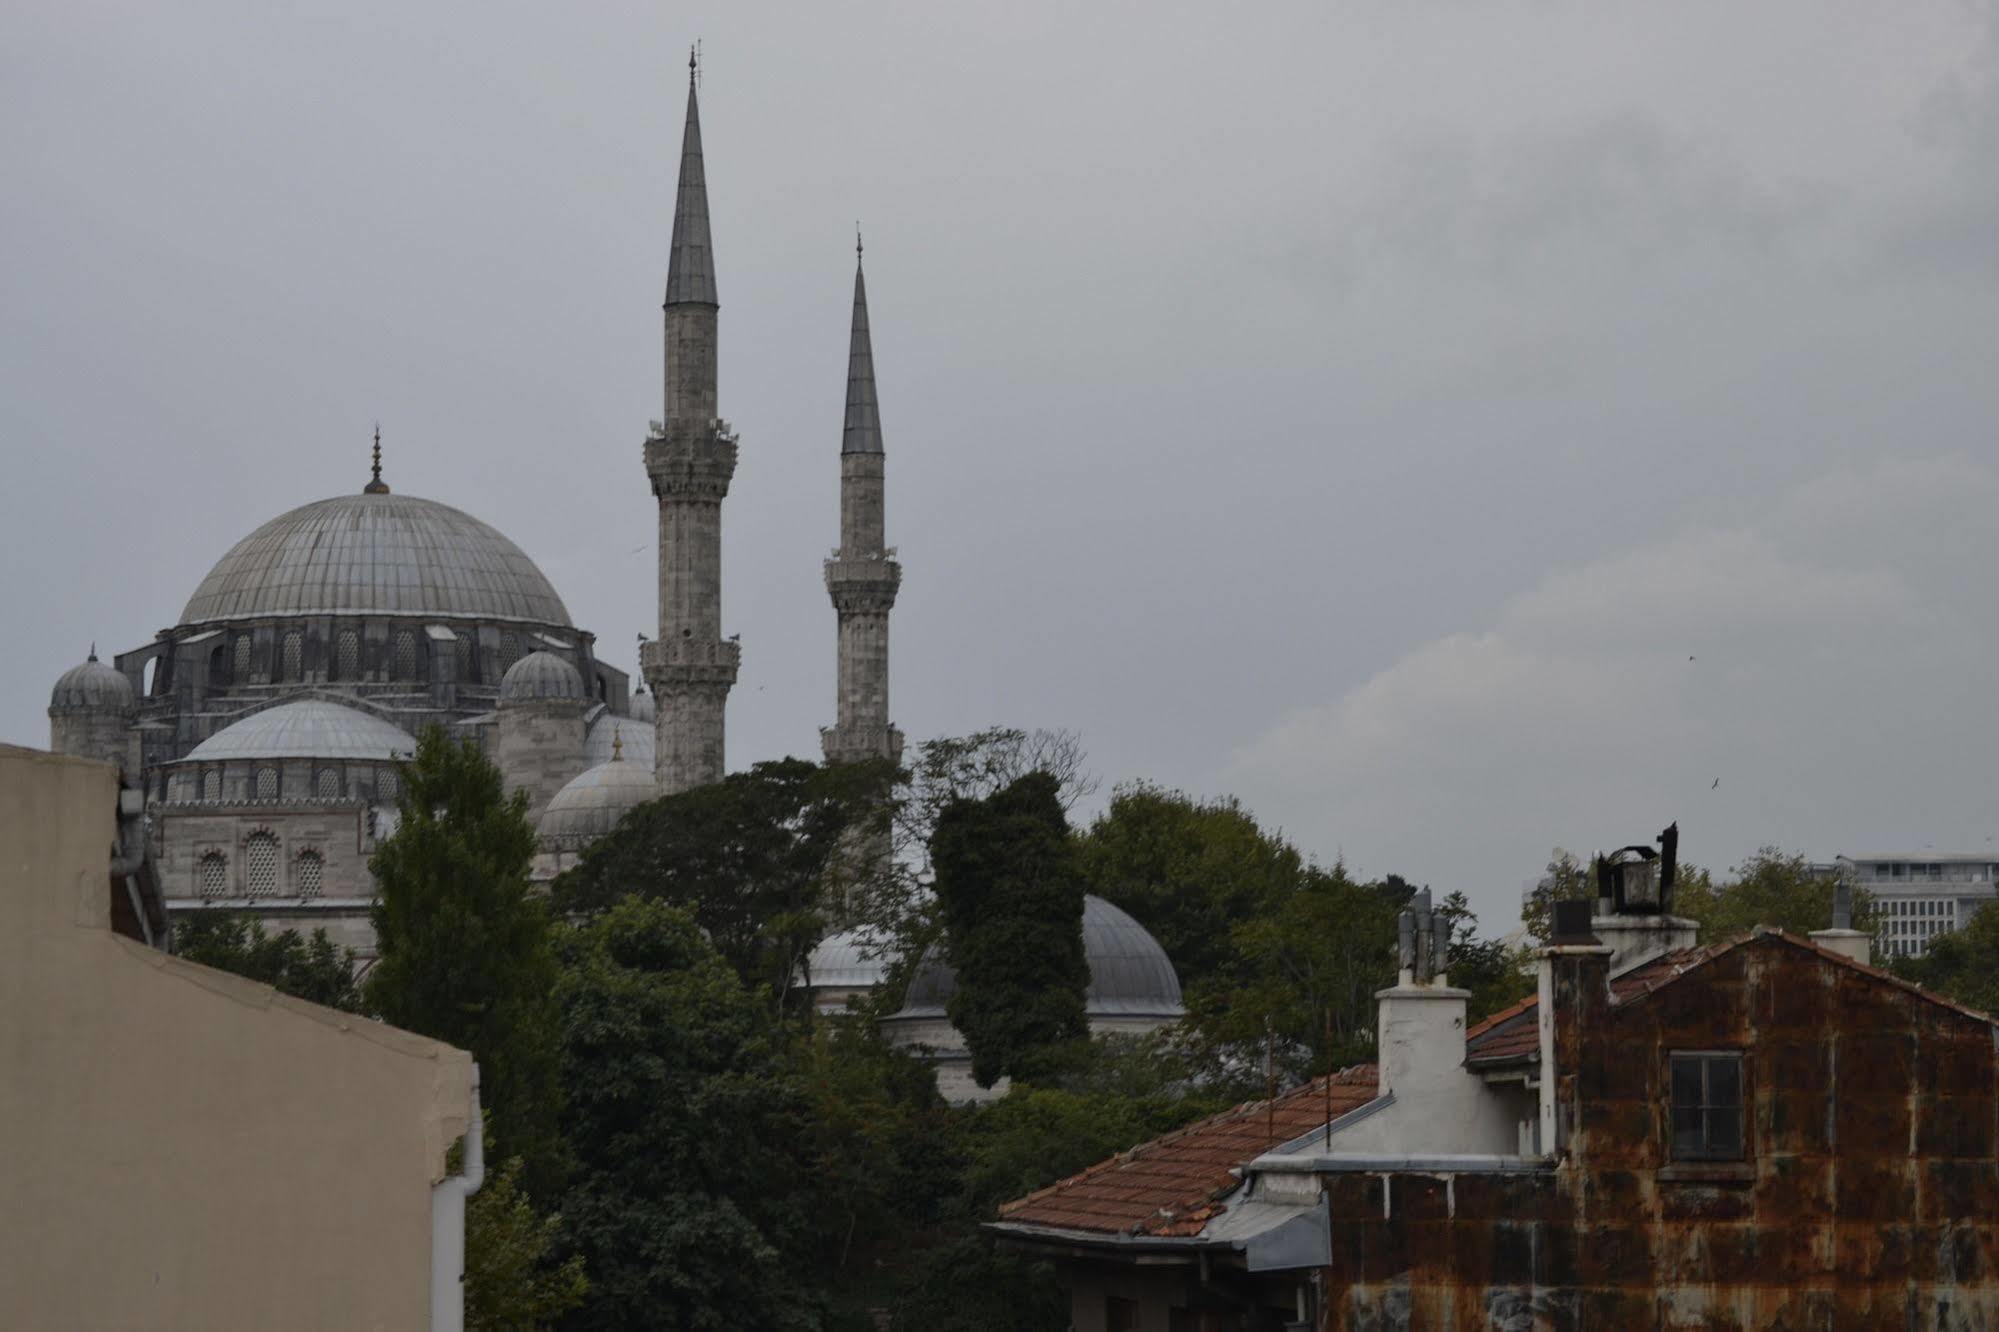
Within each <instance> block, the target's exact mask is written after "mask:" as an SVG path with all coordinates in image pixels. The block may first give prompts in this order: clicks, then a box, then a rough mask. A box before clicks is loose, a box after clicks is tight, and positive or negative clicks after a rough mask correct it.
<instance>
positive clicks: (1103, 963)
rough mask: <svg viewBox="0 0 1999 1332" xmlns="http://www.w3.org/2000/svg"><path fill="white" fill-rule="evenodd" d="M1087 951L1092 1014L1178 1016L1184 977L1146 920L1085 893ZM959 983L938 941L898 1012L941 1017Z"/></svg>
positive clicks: (1087, 1007) (1085, 1003)
mask: <svg viewBox="0 0 1999 1332" xmlns="http://www.w3.org/2000/svg"><path fill="white" fill-rule="evenodd" d="M1083 953H1084V956H1086V957H1087V958H1088V959H1089V962H1090V988H1089V990H1088V992H1087V993H1086V994H1085V995H1084V997H1083V1007H1084V1010H1085V1012H1086V1013H1087V1014H1088V1015H1089V1016H1090V1017H1093V1018H1095V1017H1158V1018H1177V1017H1179V1016H1181V1015H1182V1013H1184V1012H1185V1010H1184V1009H1183V1008H1182V1007H1181V1005H1180V977H1179V976H1178V975H1177V974H1176V973H1175V972H1174V970H1173V963H1172V962H1170V961H1168V960H1167V957H1166V950H1165V949H1163V948H1161V947H1160V946H1159V941H1158V940H1157V939H1154V938H1153V937H1152V936H1151V935H1150V934H1148V933H1147V932H1146V929H1145V927H1144V926H1143V925H1141V924H1139V923H1138V922H1137V921H1135V920H1133V919H1132V918H1131V917H1130V916H1129V915H1127V914H1126V913H1125V912H1123V911H1121V910H1119V909H1118V908H1117V907H1114V906H1112V905H1111V904H1110V903H1109V902H1106V901H1104V899H1103V898H1101V897H1096V896H1088V897H1085V898H1084V899H1083ZM957 988H958V978H957V977H956V976H955V975H953V974H952V972H951V964H950V963H949V962H946V961H945V960H944V950H943V949H942V948H941V947H936V946H933V947H932V948H931V949H930V951H929V952H927V953H925V954H924V955H923V961H922V962H921V963H919V964H918V965H917V968H916V976H915V978H914V979H912V980H911V981H910V982H909V992H908V993H907V995H905V996H904V998H903V1001H902V1011H901V1012H899V1013H897V1014H896V1015H895V1016H896V1017H899V1018H910V1017H932V1016H939V1017H941V1016H942V1015H943V1013H944V1004H945V1001H946V1000H948V999H949V998H950V997H951V995H952V993H953V992H955V991H956V990H957Z"/></svg>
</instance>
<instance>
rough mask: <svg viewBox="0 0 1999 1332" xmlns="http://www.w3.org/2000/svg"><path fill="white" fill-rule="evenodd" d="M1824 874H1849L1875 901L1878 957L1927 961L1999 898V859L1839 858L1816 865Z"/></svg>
mask: <svg viewBox="0 0 1999 1332" xmlns="http://www.w3.org/2000/svg"><path fill="white" fill-rule="evenodd" d="M1812 868H1813V869H1814V870H1816V871H1818V872H1820V873H1824V874H1833V873H1838V872H1842V871H1843V872H1845V873H1847V874H1850V875H1851V876H1852V878H1853V883H1854V886H1856V887H1858V888H1864V889H1866V890H1867V892H1868V894H1869V895H1870V896H1871V897H1873V899H1874V901H1875V904H1876V909H1877V910H1878V911H1879V913H1880V914H1879V917H1878V921H1877V927H1876V934H1875V938H1876V941H1877V942H1876V950H1877V956H1881V957H1921V956H1922V955H1923V954H1924V953H1926V952H1928V951H1929V946H1930V940H1932V939H1934V938H1936V936H1938V935H1939V934H1947V933H1949V932H1950V931H1951V930H1954V929H1957V928H1959V927H1960V926H1962V925H1963V924H1964V923H1965V922H1967V921H1969V920H1970V919H1971V913H1972V912H1974V911H1976V910H1978V908H1979V907H1981V906H1983V905H1985V903H1987V902H1990V901H1991V900H1992V899H1993V898H1994V897H1995V896H1999V855H1995V854H1994V853H1993V852H1990V851H1987V852H1984V853H1983V854H1980V855H1941V856H1940V855H1905V854H1901V853H1891V854H1886V855H1867V856H1835V857H1834V858H1833V859H1832V861H1831V862H1830V863H1823V864H1818V865H1814V866H1812Z"/></svg>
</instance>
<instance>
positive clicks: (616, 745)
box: [611, 726, 625, 763]
mask: <svg viewBox="0 0 1999 1332" xmlns="http://www.w3.org/2000/svg"><path fill="white" fill-rule="evenodd" d="M624 761H625V738H624V737H623V736H621V735H619V734H618V728H617V727H615V726H613V727H612V728H611V762H613V763H622V762H624Z"/></svg>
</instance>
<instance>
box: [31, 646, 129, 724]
mask: <svg viewBox="0 0 1999 1332" xmlns="http://www.w3.org/2000/svg"><path fill="white" fill-rule="evenodd" d="M133 707H134V700H133V695H132V682H131V681H130V680H127V679H126V678H125V673H124V672H123V671H121V670H119V669H118V668H117V667H115V666H107V665H105V664H104V663H103V662H101V661H99V660H98V659H97V649H96V648H92V649H91V650H90V656H89V658H88V659H87V660H85V661H84V662H83V663H82V664H81V665H77V666H72V667H70V668H69V669H68V670H66V671H64V672H63V673H62V674H61V675H60V676H58V677H57V678H56V687H55V689H54V690H53V691H52V692H51V693H50V695H49V708H50V709H51V710H52V711H62V710H65V709H69V708H99V709H102V710H104V711H107V712H130V711H132V709H133Z"/></svg>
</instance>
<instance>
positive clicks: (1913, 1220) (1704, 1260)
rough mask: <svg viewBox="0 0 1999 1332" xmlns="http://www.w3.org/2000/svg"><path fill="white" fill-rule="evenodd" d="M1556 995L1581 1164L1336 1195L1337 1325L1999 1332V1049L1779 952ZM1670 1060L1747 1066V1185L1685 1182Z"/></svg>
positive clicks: (1956, 1019)
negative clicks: (1738, 1055)
mask: <svg viewBox="0 0 1999 1332" xmlns="http://www.w3.org/2000/svg"><path fill="white" fill-rule="evenodd" d="M1552 979H1553V987H1552V989H1553V994H1552V998H1553V1004H1552V1010H1553V1012H1554V1015H1555V1023H1556V1054H1557V1066H1558V1068H1559V1069H1560V1075H1559V1077H1558V1079H1557V1082H1556V1097H1557V1111H1558V1118H1559V1120H1560V1122H1561V1126H1562V1132H1563V1134H1564V1141H1565V1148H1566V1155H1565V1157H1564V1159H1563V1161H1562V1163H1561V1164H1560V1165H1559V1166H1558V1167H1554V1168H1551V1169H1549V1170H1548V1171H1545V1172H1540V1173H1534V1174H1516V1175H1497V1174H1458V1175H1433V1174H1418V1173H1399V1174H1346V1175H1331V1176H1327V1177H1325V1181H1324V1186H1325V1189H1326V1192H1327V1194H1328V1195H1329V1200H1330V1205H1331V1214H1332V1217H1333V1236H1332V1240H1333V1244H1332V1248H1333V1264H1332V1266H1331V1267H1330V1268H1329V1269H1328V1270H1327V1271H1326V1272H1325V1273H1324V1274H1323V1287H1322V1288H1323V1290H1324V1292H1325V1303H1324V1316H1323V1320H1322V1321H1323V1324H1324V1326H1326V1327H1327V1328H1334V1329H1377V1328H1381V1329H1386V1328H1405V1327H1420V1328H1465V1329H1471V1328H1479V1329H1483V1328H1506V1329H1514V1328H1518V1329H1528V1328H1583V1327H1589V1328H1652V1327H1656V1328H1773V1327H1780V1328H1798V1329H1807V1328H1873V1327H1896V1328H1923V1329H1930V1328H1935V1329H1953V1330H1955V1329H1974V1328H1979V1329H1983V1328H1999V1085H1996V1084H1995V1058H1994V1036H1993V1028H1992V1027H1991V1026H1990V1025H1989V1024H1987V1023H1985V1022H1982V1021H1980V1020H1978V1019H1977V1018H1975V1017H1973V1016H1970V1015H1968V1014H1965V1013H1962V1012H1959V1011H1956V1010H1953V1009H1951V1008H1948V1007H1945V1006H1943V1005H1941V1004H1938V1003H1935V1002H1933V1001H1931V1000H1930V999H1927V998H1925V997H1924V996H1922V995H1920V994H1917V993H1915V992H1913V991H1910V990H1908V989H1905V988H1903V987H1901V986H1898V985H1895V984H1893V983H1891V982H1889V981H1886V980H1884V979H1881V978H1878V977H1875V976H1872V975H1869V974H1868V973H1866V972H1863V971H1859V970H1857V969H1854V968H1852V967H1847V966H1841V965H1838V964H1836V963H1832V962H1829V961H1827V960H1826V959H1825V958H1823V957H1821V956H1819V955H1817V954H1815V953H1813V952H1812V951H1810V950H1808V949H1806V948H1803V947H1800V946H1798V945H1796V944H1794V943H1790V942H1786V941H1784V940H1782V939H1779V938H1774V937H1763V938H1758V939H1756V940H1753V941H1751V942H1749V943H1747V944H1745V945H1743V946H1741V947H1738V948H1735V949H1733V950H1732V951H1730V952H1728V953H1725V954H1723V955H1721V956H1718V957H1715V958H1713V959H1711V960H1709V961H1708V962H1706V963H1705V964H1703V965H1702V966H1701V967H1700V968H1699V970H1698V972H1697V973H1694V974H1690V975H1688V976H1687V977H1685V978H1684V979H1682V980H1680V981H1678V982H1675V983H1673V984H1670V985H1667V986H1664V987H1663V988H1660V989H1658V990H1655V991H1653V992H1652V993H1650V994H1646V995H1643V996H1640V997H1636V998H1633V999H1629V1000H1627V1001H1625V1002H1624V1003H1621V1004H1619V1005H1617V1006H1615V1007H1612V1006H1611V1005H1610V1004H1609V1002H1608V999H1607V998H1606V997H1605V991H1604V988H1603V986H1604V980H1603V963H1602V960H1601V959H1600V958H1590V957H1569V958H1563V959H1560V960H1559V961H1558V963H1557V965H1556V969H1555V974H1554V976H1553V978H1552ZM1675 1049H1680V1050H1728V1049H1740V1050H1741V1051H1742V1052H1743V1076H1744V1100H1745V1105H1746V1106H1747V1109H1746V1110H1745V1127H1746V1142H1747V1151H1746V1159H1745V1160H1744V1162H1743V1163H1742V1164H1741V1165H1740V1166H1739V1167H1735V1166H1720V1167H1712V1168H1705V1169H1689V1168H1687V1167H1685V1166H1681V1167H1677V1168H1676V1167H1674V1165H1673V1163H1672V1162H1670V1161H1669V1160H1668V1159H1667V1147H1668V1144H1669V1141H1670V1139H1669V1133H1668V1129H1669V1122H1668V1121H1669V1104H1668V1081H1667V1079H1668V1057H1669V1055H1670V1053H1671V1052H1672V1051H1673V1050H1675ZM1684 1176H1694V1177H1691V1178H1689V1177H1684ZM1700 1176H1707V1177H1700ZM1714 1176H1721V1177H1720V1178H1716V1177H1714ZM1730 1176H1735V1177H1730Z"/></svg>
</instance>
